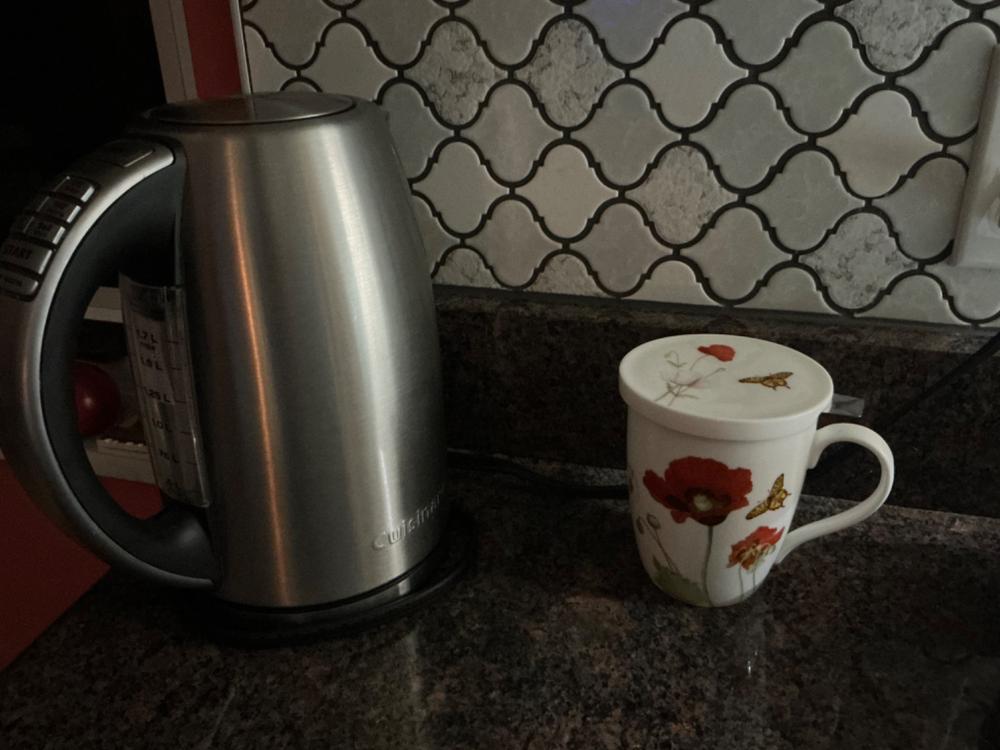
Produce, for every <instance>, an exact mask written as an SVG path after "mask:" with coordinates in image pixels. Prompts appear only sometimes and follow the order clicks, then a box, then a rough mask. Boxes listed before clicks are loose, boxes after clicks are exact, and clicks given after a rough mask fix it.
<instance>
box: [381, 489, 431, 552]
mask: <svg viewBox="0 0 1000 750" xmlns="http://www.w3.org/2000/svg"><path fill="white" fill-rule="evenodd" d="M440 507H441V493H440V492H438V493H437V494H436V495H435V496H434V497H433V498H432V499H431V501H430V502H429V503H427V505H425V506H423V507H422V508H420V509H418V510H417V512H416V513H414V514H413V515H412V516H410V517H409V518H404V519H403V520H402V521H400V522H399V523H398V524H396V525H395V526H393V527H392V528H389V529H386V530H385V531H383V532H382V533H381V534H379V535H378V536H377V537H375V541H374V542H372V546H373V547H374V548H375V549H385V548H386V547H388V546H389V545H391V544H395V543H396V542H399V541H401V540H403V539H405V538H406V537H407V536H408V535H409V534H412V533H413V532H415V531H416V530H417V529H419V528H420V527H421V526H423V525H424V524H425V523H426V522H427V521H428V520H430V518H431V516H433V515H434V514H435V513H437V511H438V508H440Z"/></svg>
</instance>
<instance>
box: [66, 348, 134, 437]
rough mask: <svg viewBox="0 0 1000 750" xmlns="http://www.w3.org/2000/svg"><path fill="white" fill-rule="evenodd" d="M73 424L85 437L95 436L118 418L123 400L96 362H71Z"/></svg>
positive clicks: (110, 379)
mask: <svg viewBox="0 0 1000 750" xmlns="http://www.w3.org/2000/svg"><path fill="white" fill-rule="evenodd" d="M73 396H74V398H75V400H76V427H77V429H78V430H79V432H80V434H81V435H83V436H84V437H89V436H91V435H96V434H97V433H99V432H102V431H103V430H106V429H108V428H109V427H111V426H112V425H113V424H114V423H115V422H117V421H118V412H119V411H120V410H121V406H122V399H121V394H120V393H119V392H118V386H117V385H116V384H115V381H114V380H112V378H111V376H110V375H108V374H107V373H106V372H104V370H102V369H101V368H100V367H98V366H97V365H92V364H90V363H88V362H74V363H73Z"/></svg>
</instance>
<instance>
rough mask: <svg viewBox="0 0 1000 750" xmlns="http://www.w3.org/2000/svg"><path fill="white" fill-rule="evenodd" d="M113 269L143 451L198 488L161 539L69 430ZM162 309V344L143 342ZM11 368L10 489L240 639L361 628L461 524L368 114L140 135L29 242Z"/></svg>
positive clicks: (181, 497)
mask: <svg viewBox="0 0 1000 750" xmlns="http://www.w3.org/2000/svg"><path fill="white" fill-rule="evenodd" d="M116 269H117V270H118V271H120V272H121V273H122V274H123V275H124V277H123V299H124V300H125V302H126V304H125V307H126V308H127V309H126V310H125V313H126V315H125V319H126V323H127V324H128V328H129V330H128V338H129V342H130V344H131V345H132V350H131V352H130V357H131V359H132V364H133V371H134V372H136V380H137V382H138V383H139V385H140V387H141V394H140V395H141V397H142V399H143V400H144V402H145V406H144V410H143V416H144V417H145V420H144V421H145V426H146V432H147V437H149V435H148V433H149V432H150V430H151V429H158V430H160V431H161V432H163V431H166V433H170V432H171V431H172V432H173V437H174V438H175V440H174V445H175V447H176V444H177V442H178V440H180V441H181V442H183V441H184V440H185V439H186V440H187V450H186V451H177V452H171V450H168V449H166V448H164V447H163V445H164V443H163V441H162V440H160V441H159V442H157V440H153V439H150V440H149V442H150V446H151V450H152V452H153V453H154V466H156V465H158V464H157V463H156V461H155V459H159V464H162V463H164V462H166V463H167V464H169V463H171V462H177V463H183V464H185V465H187V466H188V469H189V470H188V472H187V474H185V475H183V476H186V477H188V479H189V480H192V481H193V482H194V484H195V485H196V487H194V488H192V487H191V486H189V487H188V488H187V489H188V490H192V489H196V491H194V492H190V491H189V492H185V491H184V488H183V487H180V486H178V484H177V483H176V482H174V483H173V484H171V483H167V484H166V486H165V483H164V482H163V481H160V482H159V484H160V486H161V489H162V490H163V494H164V496H165V508H164V510H163V511H162V512H161V513H159V514H158V515H156V516H155V517H153V518H151V519H148V520H138V519H136V518H133V517H132V516H130V515H128V514H127V513H125V512H124V511H123V510H122V509H120V508H119V506H118V505H116V504H115V503H114V501H113V500H112V499H111V498H110V497H109V496H108V495H107V493H106V492H105V491H104V489H103V488H102V486H101V484H100V483H99V481H98V480H97V478H96V477H95V475H94V472H93V470H92V469H91V467H90V464H89V462H88V460H87V457H86V453H85V450H84V446H83V444H82V442H81V438H80V437H79V435H78V434H77V432H76V430H75V411H74V402H73V388H72V383H71V375H70V366H71V362H72V360H73V358H74V354H75V346H76V342H77V339H78V332H79V329H80V326H81V322H82V318H83V314H84V310H85V308H86V306H87V304H88V302H89V300H90V298H91V296H92V295H93V293H94V291H95V289H96V287H97V286H98V284H99V282H100V280H101V279H103V278H106V277H107V276H108V274H109V273H112V274H113V273H114V271H115V270H116ZM149 289H154V290H156V289H159V290H166V292H165V294H166V295H167V296H168V298H169V302H170V305H169V306H170V308H171V309H172V310H173V315H172V318H171V320H172V322H171V324H170V325H165V326H164V325H161V327H160V328H159V329H156V330H153V329H151V327H150V326H151V325H152V323H151V322H150V321H151V320H152V321H153V322H154V323H155V320H154V318H155V317H156V316H155V315H153V317H152V318H151V317H150V316H151V313H150V311H149V310H148V309H140V307H141V305H140V304H138V303H140V302H141V301H142V299H143V292H144V291H145V290H149ZM136 290H138V291H136ZM126 292H127V293H126ZM161 312H162V311H161ZM160 317H161V320H160V322H161V323H162V322H163V321H162V315H161V316H160ZM0 362H2V363H3V366H2V367H0V445H2V447H3V450H4V452H5V454H6V456H7V458H8V460H9V462H10V464H11V466H12V468H13V469H14V471H15V472H16V474H17V476H18V478H19V479H20V481H21V482H22V483H23V485H24V487H25V488H26V490H27V491H28V493H29V494H30V495H31V497H32V498H33V499H34V501H35V502H37V503H38V504H39V505H40V506H41V507H42V508H43V509H44V510H45V511H46V512H47V513H48V514H49V515H50V516H51V517H52V518H53V519H55V520H56V522H57V523H59V524H60V525H61V526H62V527H63V528H64V529H65V530H66V531H68V532H70V533H71V534H72V535H73V536H75V537H76V538H77V539H79V540H80V541H82V542H83V543H84V544H86V545H87V546H89V547H90V548H91V549H92V550H94V551H95V552H96V553H98V554H99V555H101V556H102V557H103V558H105V559H106V560H107V561H108V562H110V563H112V564H115V565H117V566H120V567H122V568H127V569H129V570H131V571H134V572H135V573H138V574H141V575H143V576H145V577H147V578H149V579H152V580H154V581H158V582H161V583H165V584H171V585H175V586H181V587H188V588H194V589H202V590H207V591H210V592H211V594H212V596H211V597H210V599H211V600H212V601H213V602H215V603H217V604H218V605H219V606H220V607H221V608H222V609H224V610H225V613H226V617H229V618H230V619H231V620H232V621H233V622H236V623H240V622H242V623H244V625H245V626H246V627H247V628H250V629H252V628H255V627H260V628H262V629H266V628H269V627H272V626H273V627H275V628H279V629H280V628H281V627H283V626H284V625H287V624H289V623H291V624H292V625H295V624H302V623H303V622H314V621H316V620H317V618H319V619H323V618H326V619H328V620H330V621H332V622H336V621H338V618H341V619H345V620H350V619H351V618H356V617H357V616H358V613H364V612H366V611H371V610H373V609H377V608H379V607H385V606H392V602H393V601H394V600H397V599H399V598H400V597H405V596H407V595H410V594H412V593H413V592H414V591H417V590H419V588H420V587H421V585H424V584H425V583H426V582H427V581H428V580H431V579H433V568H434V565H435V559H436V558H435V553H436V551H437V550H439V549H440V548H441V546H442V544H441V543H442V537H443V534H444V530H445V524H446V520H447V517H448V512H447V510H448V509H447V507H446V503H445V501H444V499H443V496H442V485H443V481H444V462H445V451H444V434H443V424H442V403H441V383H440V370H439V354H438V340H437V333H436V324H435V317H434V306H433V299H432V294H431V286H430V278H429V274H428V272H427V266H426V260H425V255H424V252H423V249H422V245H421V241H420V238H419V235H418V233H417V228H416V224H415V221H414V218H413V213H412V210H411V206H410V195H409V191H408V189H407V187H406V184H405V181H404V179H403V177H402V172H401V169H400V166H399V161H398V158H397V156H396V153H395V150H394V149H393V147H392V142H391V139H390V136H389V132H388V127H387V124H386V122H385V118H384V115H383V113H382V112H381V110H379V109H378V108H377V107H376V106H375V105H373V104H370V103H368V102H364V101H361V100H357V99H353V98H349V97H345V96H337V95H330V94H311V93H300V92H297V93H293V92H284V93H277V94H260V95H252V96H244V97H233V98H228V99H222V100H215V101H207V102H192V103H183V104H177V105H167V106H162V107H159V108H156V109H153V110H151V111H149V112H147V113H146V114H144V115H142V116H141V117H140V118H139V120H138V121H137V122H136V123H135V124H134V125H133V126H132V128H131V129H130V130H129V131H128V132H127V134H126V136H125V137H123V138H122V139H120V140H116V141H113V142H111V143H109V144H107V145H105V146H103V147H101V148H99V149H97V150H96V151H95V152H93V153H91V154H90V155H88V156H87V157H85V158H83V159H82V160H80V161H79V162H78V163H76V164H74V165H73V166H72V167H70V168H69V169H67V170H66V172H65V173H64V174H62V175H60V176H59V177H58V178H57V179H55V180H54V181H53V182H52V183H51V184H50V185H49V186H48V187H47V188H46V189H45V190H44V191H43V192H42V193H41V194H39V195H38V196H37V197H36V199H35V200H34V201H33V202H32V203H31V205H30V206H29V207H28V209H27V210H26V212H25V213H24V214H22V215H21V216H20V217H19V218H18V220H17V221H16V222H15V224H14V226H13V228H12V232H11V234H10V236H9V237H8V238H7V240H6V241H5V242H4V244H3V245H2V249H0ZM143 367H147V368H149V369H150V371H151V372H154V373H155V374H156V377H159V378H160V381H158V382H159V383H160V385H157V381H156V380H155V378H154V379H152V380H151V379H150V377H142V373H141V372H139V371H140V370H142V368H143ZM146 374H147V375H148V374H149V373H146ZM181 433H182V434H183V435H181ZM161 438H162V435H161ZM165 473H166V471H165V470H162V466H161V470H159V471H157V478H158V480H162V479H163V478H164V474H165ZM175 478H176V477H175ZM189 484H190V482H189ZM317 613H319V614H317ZM247 623H249V624H247Z"/></svg>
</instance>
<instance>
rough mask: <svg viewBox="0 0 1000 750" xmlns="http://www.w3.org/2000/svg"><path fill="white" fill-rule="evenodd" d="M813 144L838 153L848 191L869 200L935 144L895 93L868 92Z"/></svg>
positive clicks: (886, 190)
mask: <svg viewBox="0 0 1000 750" xmlns="http://www.w3.org/2000/svg"><path fill="white" fill-rule="evenodd" d="M818 143H819V145H820V146H822V147H823V148H827V149H829V150H830V151H832V152H833V154H834V156H836V157H837V162H838V163H839V164H840V167H841V169H843V170H844V173H845V174H846V175H847V183H848V185H850V187H851V189H852V190H854V192H856V193H858V194H859V195H863V196H865V197H871V198H874V197H877V196H879V195H884V194H885V193H887V192H888V191H889V190H891V189H892V187H893V186H894V185H895V184H896V183H897V182H898V181H899V178H900V177H901V176H902V175H904V174H905V173H906V172H907V171H908V170H909V169H910V167H912V166H913V164H914V163H916V162H917V161H918V160H919V159H920V158H921V157H923V156H926V155H927V154H929V153H931V152H933V151H937V150H938V148H939V147H938V146H937V145H936V144H935V143H934V142H933V141H931V140H929V139H928V138H927V136H925V135H924V134H923V131H921V130H920V126H919V125H918V124H917V120H916V118H915V117H914V116H913V115H912V114H911V112H910V103H909V102H908V101H907V100H906V98H905V97H904V96H903V95H902V94H900V93H898V92H896V91H879V92H877V93H875V94H872V95H871V96H869V97H868V98H867V99H865V100H864V102H863V103H862V104H861V108H860V110H859V111H858V112H857V114H855V115H852V116H851V117H850V119H848V120H847V122H846V123H844V125H843V126H841V127H840V129H838V130H836V131H835V132H833V133H832V134H830V135H828V136H824V137H823V138H820V139H819V141H818Z"/></svg>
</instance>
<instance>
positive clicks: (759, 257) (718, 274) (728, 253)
mask: <svg viewBox="0 0 1000 750" xmlns="http://www.w3.org/2000/svg"><path fill="white" fill-rule="evenodd" d="M683 252H684V257H685V258H690V259H691V260H693V261H695V262H696V263H697V264H698V266H699V267H700V268H701V271H702V273H703V274H705V277H706V279H707V280H708V286H709V287H710V288H711V290H712V291H713V292H715V294H717V295H718V296H720V297H723V298H724V299H727V300H736V299H739V298H740V297H744V296H746V295H747V294H749V293H750V292H751V291H752V290H753V287H754V284H756V283H757V281H758V279H760V278H761V277H762V276H763V275H764V274H765V273H766V272H767V270H768V269H769V268H771V266H773V265H775V264H777V263H781V262H782V261H786V260H790V256H789V255H788V254H786V253H783V252H782V251H781V250H779V249H778V248H776V247H775V246H774V243H772V242H771V238H770V237H768V236H767V232H765V231H764V228H763V227H762V226H761V223H760V218H759V217H758V216H757V214H755V213H754V212H753V211H751V210H750V209H748V208H741V207H736V208H730V209H729V210H728V211H726V212H725V213H724V214H722V215H721V216H720V217H719V220H718V221H717V222H716V224H715V226H714V227H712V228H711V229H709V230H708V234H706V235H705V236H704V237H702V238H701V239H700V240H699V241H698V242H697V243H695V244H694V245H693V246H691V247H689V248H687V249H686V250H684V251H683Z"/></svg>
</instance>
